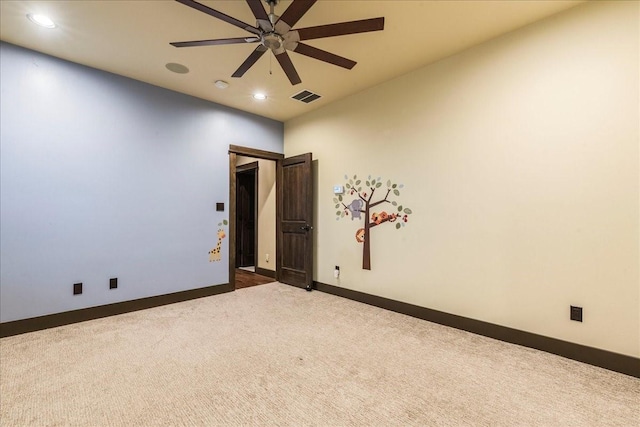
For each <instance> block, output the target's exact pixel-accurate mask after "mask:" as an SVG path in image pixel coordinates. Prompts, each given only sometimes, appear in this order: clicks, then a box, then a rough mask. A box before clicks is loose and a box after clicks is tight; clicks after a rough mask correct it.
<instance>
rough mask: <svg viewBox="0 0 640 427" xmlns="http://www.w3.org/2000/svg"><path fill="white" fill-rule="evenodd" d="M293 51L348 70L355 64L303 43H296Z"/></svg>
mask: <svg viewBox="0 0 640 427" xmlns="http://www.w3.org/2000/svg"><path fill="white" fill-rule="evenodd" d="M293 51H294V52H296V53H300V54H302V55H306V56H308V57H310V58H315V59H319V60H320V61H324V62H328V63H329V64H333V65H337V66H338V67H342V68H346V69H348V70H350V69H352V68H353V67H354V66H355V65H356V64H357V62H355V61H352V60H350V59H347V58H343V57H342V56H338V55H335V54H333V53H331V52H327V51H326V50H322V49H318V48H316V47H313V46H309V45H308V44H304V43H298V46H296V48H295V49H294V50H293Z"/></svg>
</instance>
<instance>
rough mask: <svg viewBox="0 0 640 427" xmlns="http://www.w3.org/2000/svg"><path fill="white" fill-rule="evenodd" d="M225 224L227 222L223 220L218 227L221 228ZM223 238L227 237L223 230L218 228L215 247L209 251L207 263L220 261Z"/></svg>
mask: <svg viewBox="0 0 640 427" xmlns="http://www.w3.org/2000/svg"><path fill="white" fill-rule="evenodd" d="M227 224H228V222H227V220H226V219H225V220H223V221H222V222H221V223H219V224H218V226H219V227H221V226H222V225H227ZM225 237H227V235H226V233H225V232H224V229H223V228H219V229H218V242H217V243H216V246H215V247H214V248H213V249H211V250H210V251H209V262H214V261H220V260H221V259H222V239H224V238H225Z"/></svg>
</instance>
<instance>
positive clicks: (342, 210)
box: [333, 175, 413, 270]
mask: <svg viewBox="0 0 640 427" xmlns="http://www.w3.org/2000/svg"><path fill="white" fill-rule="evenodd" d="M344 179H345V184H344V186H343V187H344V188H345V193H344V194H338V195H337V196H336V197H334V198H333V202H334V203H335V207H336V209H338V210H337V211H336V220H340V219H342V218H345V217H349V216H350V217H351V220H352V221H353V220H356V219H357V220H364V227H362V228H359V229H358V230H357V231H356V241H357V242H358V243H362V244H363V247H362V268H363V269H364V270H371V238H370V237H371V229H372V228H374V227H377V226H379V225H382V224H387V223H389V224H390V223H395V224H396V229H397V230H399V229H400V228H402V227H404V226H405V225H406V223H407V222H408V221H409V215H411V214H412V213H413V212H412V211H411V209H409V208H408V207H405V206H403V205H401V204H399V203H398V202H397V201H396V200H395V198H396V197H400V190H401V189H402V188H403V185H402V184H397V183H394V182H391V180H387V182H386V184H387V185H386V188H384V189H382V190H380V189H381V188H382V186H383V183H382V179H380V178H379V177H378V178H377V179H372V178H371V175H369V177H368V178H367V179H366V180H365V182H364V184H363V183H362V179H360V178H358V176H357V175H353V178H349V177H348V176H347V175H345V176H344ZM363 187H364V190H363ZM376 191H378V194H376ZM382 191H384V197H382V196H381V194H383V193H382ZM374 195H375V196H376V198H375V199H374ZM351 196H353V197H354V198H353V200H351V201H350V202H349V203H348V204H346V203H345V201H346V200H345V199H346V198H351ZM387 203H388V204H390V205H391V206H393V207H394V208H393V209H394V210H396V212H393V213H387V212H386V211H384V210H380V211H378V209H376V211H377V212H374V208H375V207H377V206H380V205H384V204H387ZM382 207H383V206H380V208H382ZM363 214H364V218H363Z"/></svg>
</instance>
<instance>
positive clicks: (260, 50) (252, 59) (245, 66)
mask: <svg viewBox="0 0 640 427" xmlns="http://www.w3.org/2000/svg"><path fill="white" fill-rule="evenodd" d="M266 51H267V48H266V47H264V46H262V45H259V46H258V47H256V49H255V50H254V51H253V52H251V55H249V57H248V58H247V59H246V60H245V61H244V62H243V63H242V65H240V67H239V68H238V69H237V70H236V71H235V73H233V74H232V75H231V77H242V76H243V75H244V73H246V72H247V71H248V70H249V68H251V67H252V66H253V64H255V63H256V61H258V59H260V57H261V56H262V55H264V53H265V52H266Z"/></svg>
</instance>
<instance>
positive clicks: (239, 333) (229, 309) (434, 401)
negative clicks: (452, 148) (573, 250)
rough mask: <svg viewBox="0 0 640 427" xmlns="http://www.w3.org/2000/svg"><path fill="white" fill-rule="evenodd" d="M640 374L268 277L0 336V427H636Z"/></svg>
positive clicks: (638, 411)
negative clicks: (104, 315) (210, 293)
mask: <svg viewBox="0 0 640 427" xmlns="http://www.w3.org/2000/svg"><path fill="white" fill-rule="evenodd" d="M639 421H640V380H638V379H637V378H633V377H629V376H625V375H622V374H618V373H615V372H610V371H607V370H604V369H600V368H596V367H593V366H589V365H585V364H582V363H579V362H575V361H572V360H568V359H564V358H561V357H558V356H554V355H551V354H547V353H543V352H539V351H536V350H531V349H527V348H524V347H519V346H515V345H511V344H506V343H503V342H499V341H495V340H492V339H489V338H484V337H481V336H477V335H473V334H470V333H467V332H463V331H459V330H456V329H451V328H447V327H444V326H440V325H436V324H432V323H428V322H425V321H422V320H419V319H415V318H411V317H408V316H404V315H401V314H397V313H393V312H388V311H385V310H381V309H378V308H375V307H371V306H367V305H364V304H360V303H357V302H353V301H349V300H346V299H342V298H339V297H336V296H332V295H328V294H324V293H321V292H305V291H304V290H301V289H298V288H294V287H290V286H287V285H282V284H279V283H272V284H267V285H262V286H255V287H250V288H246V289H240V290H237V291H235V292H232V293H227V294H222V295H217V296H213V297H209V298H202V299H198V300H193V301H188V302H184V303H179V304H173V305H169V306H163V307H158V308H154V309H150V310H145V311H139V312H134V313H128V314H124V315H120V316H114V317H111V318H105V319H98V320H93V321H89V322H84V323H80V324H75V325H68V326H63V327H59V328H55V329H50V330H45V331H40V332H34V333H29V334H24V335H18V336H13V337H7V338H3V339H1V340H0V425H2V426H3V427H9V426H157V425H166V426H563V427H566V426H581V427H583V426H634V425H638V422H639Z"/></svg>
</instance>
